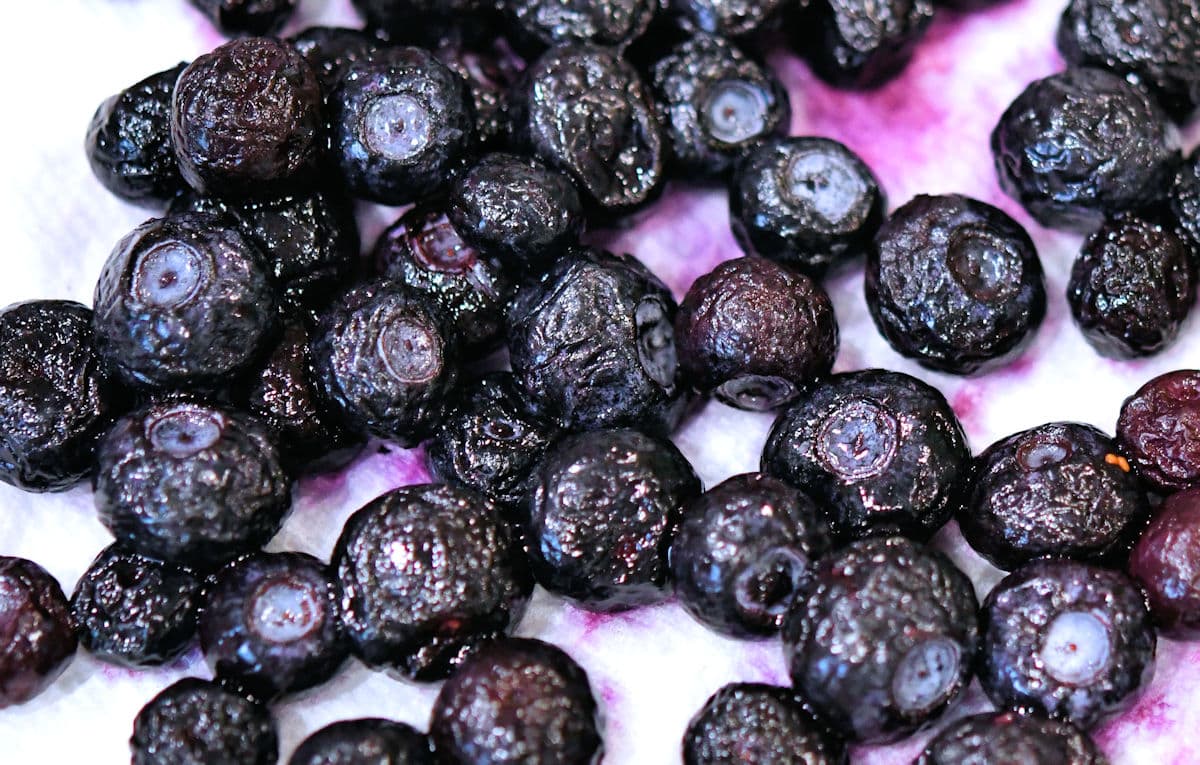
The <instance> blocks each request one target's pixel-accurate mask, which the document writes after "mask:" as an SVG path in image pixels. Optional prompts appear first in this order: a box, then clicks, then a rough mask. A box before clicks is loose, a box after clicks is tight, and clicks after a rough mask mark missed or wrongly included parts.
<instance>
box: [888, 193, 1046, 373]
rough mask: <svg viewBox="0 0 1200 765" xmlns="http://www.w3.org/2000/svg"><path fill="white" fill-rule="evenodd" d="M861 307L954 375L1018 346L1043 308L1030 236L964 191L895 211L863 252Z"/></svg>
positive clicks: (911, 353) (912, 350)
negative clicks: (863, 297) (864, 269)
mask: <svg viewBox="0 0 1200 765" xmlns="http://www.w3.org/2000/svg"><path fill="white" fill-rule="evenodd" d="M866 293H867V307H868V308H869V309H870V311H871V317H872V318H873V319H874V320H875V326H877V327H878V328H879V331H880V332H881V333H882V334H883V336H884V337H885V338H886V339H887V341H888V343H890V344H891V346H892V347H893V348H895V349H896V351H898V352H899V353H901V354H903V355H905V356H908V357H909V358H913V359H916V360H917V362H918V363H920V364H921V365H922V366H926V367H929V368H930V369H936V370H938V371H941V372H949V373H951V374H961V375H967V374H977V373H980V372H986V371H988V370H991V369H995V368H996V367H998V366H1001V365H1003V364H1006V363H1008V362H1009V361H1012V360H1013V359H1014V358H1016V357H1017V356H1018V355H1020V354H1021V352H1022V351H1024V349H1025V348H1026V347H1027V346H1028V344H1029V343H1030V342H1031V341H1032V340H1033V336H1034V334H1035V333H1036V332H1037V330H1038V327H1039V326H1041V323H1042V319H1043V318H1044V317H1045V315H1046V286H1045V283H1044V277H1043V274H1042V264H1041V261H1040V260H1039V259H1038V254H1037V250H1036V249H1035V247H1034V244H1033V240H1032V239H1030V238H1029V234H1027V233H1026V232H1025V229H1023V228H1021V225H1020V224H1019V223H1017V222H1016V221H1015V220H1013V219H1012V218H1010V217H1009V216H1008V215H1007V214H1005V213H1004V212H1003V211H1002V210H1000V209H999V208H996V207H992V206H991V205H989V204H986V203H984V202H978V201H976V200H974V199H970V198H968V197H964V196H960V195H949V196H938V197H931V196H918V197H916V198H915V199H913V200H912V201H911V202H909V203H908V204H906V205H904V206H903V207H901V208H900V209H899V210H896V212H894V213H893V214H892V216H891V218H889V219H888V221H887V222H886V223H884V224H883V227H882V228H880V230H879V233H878V235H877V236H876V237H875V246H874V247H873V248H872V249H871V250H870V252H869V255H868V256H867V277H866Z"/></svg>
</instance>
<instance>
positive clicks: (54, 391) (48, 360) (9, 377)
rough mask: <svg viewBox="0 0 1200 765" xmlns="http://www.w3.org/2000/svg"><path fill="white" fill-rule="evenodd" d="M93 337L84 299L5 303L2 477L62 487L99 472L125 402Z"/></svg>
mask: <svg viewBox="0 0 1200 765" xmlns="http://www.w3.org/2000/svg"><path fill="white" fill-rule="evenodd" d="M94 340H95V338H94V335H93V332H92V312H91V310H89V309H87V308H84V307H83V306H82V305H79V304H78V303H72V302H68V301H64V300H35V301H31V302H28V303H17V304H15V305H11V306H8V307H7V308H4V309H2V310H0V481H3V482H5V483H9V484H12V485H13V486H16V487H18V488H21V489H25V490H26V491H61V490H64V489H67V488H70V487H71V486H73V485H75V484H76V483H78V482H79V481H80V480H82V479H83V478H84V477H85V476H87V475H88V474H90V473H91V472H92V468H93V464H94V462H93V454H94V452H95V447H96V442H97V440H99V438H100V436H101V435H102V434H103V432H104V430H105V428H107V427H108V425H109V423H110V421H111V418H112V417H113V416H114V415H115V414H116V410H117V409H118V408H119V407H120V405H121V403H122V400H121V399H122V396H121V394H120V392H119V390H117V388H116V386H115V385H114V381H113V380H112V378H111V377H110V375H109V373H108V370H107V368H106V366H105V364H104V363H103V361H102V360H101V358H100V356H99V354H97V352H96V350H95V347H94V346H95V342H94Z"/></svg>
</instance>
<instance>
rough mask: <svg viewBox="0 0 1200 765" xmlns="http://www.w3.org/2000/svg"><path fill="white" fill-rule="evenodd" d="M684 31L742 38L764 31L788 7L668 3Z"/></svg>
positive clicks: (761, 0)
mask: <svg viewBox="0 0 1200 765" xmlns="http://www.w3.org/2000/svg"><path fill="white" fill-rule="evenodd" d="M668 6H669V7H670V9H671V12H672V13H673V14H674V15H675V17H676V20H677V21H678V23H679V24H680V26H682V27H683V28H684V29H686V30H687V31H688V32H691V33H693V34H695V33H700V32H707V33H708V34H711V35H720V36H721V37H742V36H745V35H748V34H750V33H752V32H756V31H758V30H759V29H762V28H764V27H765V26H767V25H768V24H769V22H772V21H774V20H775V19H776V17H778V16H779V15H780V14H781V13H782V12H783V10H784V9H785V8H786V7H787V6H788V2H787V0H669V2H668Z"/></svg>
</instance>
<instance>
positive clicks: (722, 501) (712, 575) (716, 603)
mask: <svg viewBox="0 0 1200 765" xmlns="http://www.w3.org/2000/svg"><path fill="white" fill-rule="evenodd" d="M829 549H830V539H829V527H828V526H827V525H826V524H825V521H824V520H823V519H822V518H821V513H820V511H819V510H818V509H817V506H816V505H815V504H813V501H812V500H811V499H809V498H808V497H806V496H805V495H804V494H801V493H800V492H799V491H797V490H796V489H793V488H792V487H790V486H788V485H787V484H785V483H783V482H782V481H780V480H778V479H776V478H771V477H769V476H765V475H762V474H761V473H749V474H745V475H738V476H734V477H733V478H730V479H729V480H727V481H725V482H724V483H721V484H720V485H718V486H716V487H714V488H712V489H709V490H708V492H706V493H705V494H703V495H701V496H700V497H699V498H698V499H696V500H694V501H693V502H692V503H691V504H689V505H688V506H687V507H686V508H685V509H684V511H683V516H682V520H681V521H680V524H679V529H678V530H677V531H676V532H675V538H674V541H673V542H672V543H671V555H670V561H671V577H672V579H673V580H674V582H675V594H676V595H677V596H678V597H679V600H680V602H681V603H682V604H683V606H684V608H686V609H687V610H688V612H689V613H690V614H691V615H692V616H694V617H695V618H696V619H698V620H699V621H701V622H702V623H704V624H705V625H706V626H708V627H711V628H712V629H714V630H716V631H718V632H721V633H724V634H727V635H732V636H734V637H741V638H749V637H759V636H769V635H772V634H773V633H775V632H777V631H778V630H779V628H780V626H782V624H783V617H784V615H785V614H787V611H788V608H789V607H790V606H791V604H792V601H793V600H794V599H795V597H796V593H797V592H800V591H801V590H802V589H803V588H804V586H805V585H806V584H807V582H808V579H809V573H810V571H811V569H812V565H813V563H814V562H815V561H816V559H817V558H819V557H821V556H822V555H824V554H825V553H826V552H828V551H829Z"/></svg>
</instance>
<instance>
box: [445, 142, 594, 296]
mask: <svg viewBox="0 0 1200 765" xmlns="http://www.w3.org/2000/svg"><path fill="white" fill-rule="evenodd" d="M450 218H451V220H453V221H454V226H455V228H457V229H458V230H459V231H461V232H462V234H463V237H464V238H465V239H466V240H467V241H469V242H471V243H472V244H473V245H475V246H476V247H478V248H479V249H480V250H481V251H482V252H484V253H486V254H487V255H488V256H490V257H494V258H498V259H499V260H500V261H501V262H503V263H504V264H505V265H507V266H508V267H509V268H510V269H511V270H513V271H514V273H517V274H521V275H524V274H533V273H537V272H538V271H540V270H542V269H543V268H544V267H545V265H546V264H547V263H549V262H550V261H552V260H554V258H555V257H557V256H558V255H560V254H562V253H563V252H564V251H565V250H566V249H567V248H568V247H569V246H570V245H573V244H575V243H576V242H577V241H578V240H579V235H580V234H581V233H582V232H583V225H584V216H583V203H582V202H581V201H580V199H579V192H578V191H577V190H576V189H575V184H574V183H572V182H571V179H570V178H569V177H567V176H566V175H564V174H563V173H560V172H559V171H557V170H553V169H551V168H549V167H547V166H546V165H544V164H542V163H541V162H539V161H538V160H536V159H532V158H529V157H518V156H516V155H514V154H489V155H487V156H485V157H483V158H482V159H480V160H479V161H478V162H476V163H475V165H473V166H472V167H471V169H470V170H468V171H467V172H466V174H465V175H464V176H463V178H462V180H461V181H459V182H458V183H456V184H455V186H454V188H453V189H452V190H451V192H450Z"/></svg>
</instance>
